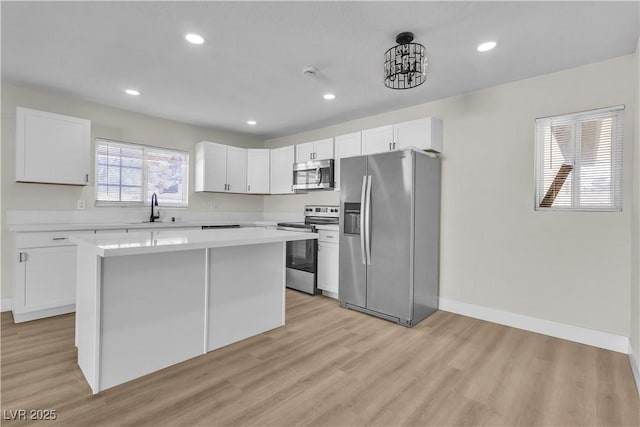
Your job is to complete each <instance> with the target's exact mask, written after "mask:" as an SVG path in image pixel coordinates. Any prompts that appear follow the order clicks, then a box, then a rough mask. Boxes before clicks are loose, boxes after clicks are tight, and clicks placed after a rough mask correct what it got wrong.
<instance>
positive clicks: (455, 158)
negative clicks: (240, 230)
mask: <svg viewBox="0 0 640 427" xmlns="http://www.w3.org/2000/svg"><path fill="white" fill-rule="evenodd" d="M635 60H636V59H635V55H629V56H624V57H620V58H615V59H612V60H609V61H605V62H600V63H595V64H591V65H587V66H583V67H579V68H575V69H571V70H566V71H562V72H558V73H553V74H548V75H543V76H539V77H535V78H531V79H527V80H522V81H517V82H513V83H509V84H505V85H501V86H497V87H493V88H489V89H486V90H481V91H478V92H474V93H470V94H466V95H462V96H457V97H453V98H448V99H444V100H440V101H435V102H430V103H427V104H422V105H418V106H415V107H412V108H407V109H403V110H397V111H393V112H390V113H386V114H381V115H378V116H373V117H366V118H363V119H359V120H354V121H351V122H347V123H343V124H340V125H336V126H331V127H327V128H322V129H317V130H314V131H311V132H305V133H301V134H297V135H292V136H289V137H286V138H278V139H273V140H269V141H266V143H265V145H266V146H267V147H269V148H272V147H277V146H281V145H288V144H293V143H299V142H305V141H310V140H314V139H319V138H326V137H331V136H335V135H340V134H343V133H348V132H353V131H357V130H360V129H366V128H371V127H375V126H380V125H384V124H389V123H393V122H399V121H404V120H411V119H415V118H419V117H424V116H429V115H433V116H435V117H438V118H441V119H442V120H443V123H444V149H443V151H444V154H443V156H442V157H443V169H442V187H443V188H442V228H441V233H442V234H441V282H440V293H441V296H442V297H444V298H447V299H451V300H456V301H460V302H464V303H468V304H475V305H480V306H485V307H489V308H494V309H498V310H503V311H508V312H513V313H519V314H523V315H527V316H533V317H537V318H541V319H547V320H552V321H556V322H561V323H565V324H569V325H574V326H579V327H584V328H590V329H594V330H597V331H602V332H608V333H612V334H618V335H623V336H629V334H630V307H629V299H630V296H631V295H630V274H631V273H630V271H631V260H630V254H631V238H630V223H631V209H629V207H630V205H631V175H632V156H631V155H628V156H626V157H625V160H624V173H625V180H624V206H625V208H624V210H623V211H622V212H608V213H592V212H586V213H580V212H573V213H569V212H536V211H534V203H533V194H534V176H533V164H534V147H533V142H534V121H535V119H536V118H537V117H544V116H549V115H556V114H563V113H570V112H575V111H582V110H588V109H594V108H599V107H606V106H612V105H618V104H625V105H626V112H625V119H626V122H625V141H624V150H625V153H631V151H632V144H633V122H634V120H633V118H634V114H635V113H634V109H635V108H634V107H635V105H634V104H635V95H634V91H633V90H631V88H635V81H636V79H637V74H635V69H634V61H635ZM428 84H429V82H428V81H427V83H425V85H428ZM415 90H421V89H415ZM316 199H317V200H322V201H331V202H337V201H338V196H337V194H336V193H323V194H318V195H316V194H315V193H313V194H309V195H306V196H304V197H296V198H287V199H284V196H266V197H265V201H264V206H265V210H266V211H269V210H278V209H290V210H293V211H298V212H299V211H301V209H302V205H303V204H304V203H308V202H314V201H315V200H316ZM283 202H284V203H283Z"/></svg>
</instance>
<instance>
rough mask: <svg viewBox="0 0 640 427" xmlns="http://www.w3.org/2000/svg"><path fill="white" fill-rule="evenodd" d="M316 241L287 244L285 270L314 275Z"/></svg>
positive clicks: (296, 241) (297, 241) (298, 241)
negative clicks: (289, 269)
mask: <svg viewBox="0 0 640 427" xmlns="http://www.w3.org/2000/svg"><path fill="white" fill-rule="evenodd" d="M317 251H318V241H317V240H316V239H309V240H295V241H291V242H287V256H286V258H287V268H291V269H293V270H299V271H304V272H307V273H311V274H315V273H316V268H317V265H318V263H317V259H316V258H317Z"/></svg>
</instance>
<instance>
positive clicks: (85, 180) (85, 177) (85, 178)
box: [84, 174, 89, 182]
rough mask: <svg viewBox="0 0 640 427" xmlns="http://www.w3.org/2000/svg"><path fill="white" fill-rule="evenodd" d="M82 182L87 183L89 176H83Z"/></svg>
mask: <svg viewBox="0 0 640 427" xmlns="http://www.w3.org/2000/svg"><path fill="white" fill-rule="evenodd" d="M84 182H89V174H85V176H84Z"/></svg>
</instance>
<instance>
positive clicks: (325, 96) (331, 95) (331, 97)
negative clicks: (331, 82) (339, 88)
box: [322, 93, 336, 99]
mask: <svg viewBox="0 0 640 427" xmlns="http://www.w3.org/2000/svg"><path fill="white" fill-rule="evenodd" d="M322 97H323V98H324V99H336V96H335V95H334V94H332V93H325V94H324V95H323V96H322Z"/></svg>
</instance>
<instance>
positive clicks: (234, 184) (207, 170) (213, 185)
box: [195, 141, 247, 193]
mask: <svg viewBox="0 0 640 427" xmlns="http://www.w3.org/2000/svg"><path fill="white" fill-rule="evenodd" d="M195 177H196V185H195V191H213V192H228V193H246V192H247V149H246V148H240V147H232V146H228V145H223V144H217V143H215V142H208V141H202V142H199V143H197V144H196V170H195Z"/></svg>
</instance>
